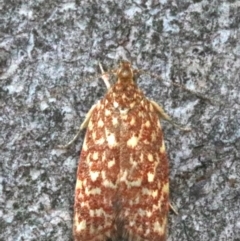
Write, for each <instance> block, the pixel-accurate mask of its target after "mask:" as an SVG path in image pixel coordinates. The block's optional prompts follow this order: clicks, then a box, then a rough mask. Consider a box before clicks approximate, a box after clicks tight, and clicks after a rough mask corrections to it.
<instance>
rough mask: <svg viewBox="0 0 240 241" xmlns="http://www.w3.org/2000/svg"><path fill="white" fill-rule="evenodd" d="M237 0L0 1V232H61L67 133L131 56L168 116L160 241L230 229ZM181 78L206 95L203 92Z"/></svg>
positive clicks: (236, 230)
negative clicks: (108, 73) (167, 208)
mask: <svg viewBox="0 0 240 241" xmlns="http://www.w3.org/2000/svg"><path fill="white" fill-rule="evenodd" d="M239 39H240V1H238V0H227V1H221V0H212V1H210V0H209V1H207V0H202V1H201V0H181V1H179V0H175V1H174V0H173V1H167V0H159V1H157V0H132V1H122V0H120V1H107V0H102V1H90V0H89V1H83V0H82V1H81V0H75V1H67V0H66V1H60V0H59V1H57V0H56V1H51V0H50V1H47V0H29V1H26V0H22V1H20V0H15V1H13V0H5V1H4V0H1V1H0V81H1V86H0V106H1V111H0V123H1V125H0V133H1V135H0V146H1V147H0V148H1V156H0V172H1V173H0V241H25V240H26V241H29V240H31V241H34V240H35V241H37V240H38V241H40V240H41V241H45V240H46V241H47V240H49V241H50V240H51V241H54V240H57V241H70V240H72V237H71V231H72V212H73V200H74V186H75V181H76V180H75V179H76V177H75V175H76V168H77V164H78V157H79V153H80V150H81V145H82V141H83V137H84V132H83V133H82V135H81V138H79V140H78V141H77V143H76V144H75V145H73V147H72V148H71V149H69V150H67V151H65V150H59V149H56V146H57V145H58V144H65V143H66V142H67V141H69V140H70V139H71V138H72V137H73V136H74V134H75V133H76V131H77V129H78V127H79V125H80V124H81V122H82V121H83V120H84V117H85V114H86V113H87V111H88V110H89V108H90V107H91V106H92V105H93V104H94V103H95V102H96V101H97V100H99V99H100V98H101V97H102V96H103V95H104V93H105V91H106V88H105V86H104V84H103V82H102V81H101V80H100V79H99V78H98V77H94V76H96V75H98V74H99V68H98V61H100V62H101V63H102V64H103V66H104V67H105V69H110V68H112V67H113V66H116V64H117V63H118V61H119V59H121V58H123V59H128V60H131V61H132V63H133V65H134V66H135V67H137V68H139V69H143V70H146V71H148V72H150V73H152V74H155V75H159V76H161V77H162V79H163V80H162V81H160V80H159V79H157V78H153V77H151V76H150V75H143V76H141V77H140V78H139V79H138V84H139V86H140V87H141V88H142V89H143V91H144V92H145V93H146V95H147V96H148V98H151V99H154V100H155V101H156V102H158V103H159V104H161V105H162V106H163V107H164V108H165V110H166V111H167V112H168V113H169V114H170V115H171V116H172V117H173V118H174V119H175V120H177V121H178V122H180V123H182V124H184V125H187V126H191V127H192V131H191V132H182V131H180V130H178V129H176V128H174V127H173V126H172V125H171V124H169V123H166V122H162V125H163V128H164V134H165V141H166V144H167V148H168V153H169V162H170V167H171V173H170V182H171V200H172V202H173V203H174V204H175V206H176V207H177V209H178V211H179V215H175V214H174V213H172V212H170V215H169V238H168V241H185V240H186V241H200V240H201V241H240V97H239V95H240V83H239V81H240V40H239ZM173 82H175V83H181V84H183V85H185V86H186V87H188V88H190V89H191V90H194V91H196V92H198V93H201V94H203V95H204V96H206V97H209V98H212V99H213V101H212V102H209V101H207V100H204V99H202V98H199V97H197V96H196V95H194V94H191V93H189V92H187V91H184V90H182V89H180V88H177V87H174V85H173V84H172V83H173Z"/></svg>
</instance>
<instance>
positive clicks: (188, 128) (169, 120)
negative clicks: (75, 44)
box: [150, 100, 191, 131]
mask: <svg viewBox="0 0 240 241" xmlns="http://www.w3.org/2000/svg"><path fill="white" fill-rule="evenodd" d="M150 102H151V103H152V105H153V106H154V107H155V109H156V111H157V112H158V114H159V116H160V118H162V119H164V120H166V121H168V122H169V123H171V124H172V125H173V126H175V127H176V128H178V129H180V130H182V131H191V128H190V127H182V126H181V125H180V124H178V123H176V122H175V121H173V120H172V118H171V117H170V116H169V115H168V114H167V113H166V112H165V111H164V110H163V108H162V107H161V106H160V105H159V104H158V103H156V102H155V101H153V100H150Z"/></svg>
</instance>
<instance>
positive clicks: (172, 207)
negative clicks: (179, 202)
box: [169, 203, 178, 215]
mask: <svg viewBox="0 0 240 241" xmlns="http://www.w3.org/2000/svg"><path fill="white" fill-rule="evenodd" d="M169 208H170V209H171V210H172V211H173V212H174V213H175V214H176V215H178V211H177V208H175V206H174V205H173V204H171V203H169Z"/></svg>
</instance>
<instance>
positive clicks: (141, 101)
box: [68, 61, 171, 241]
mask: <svg viewBox="0 0 240 241" xmlns="http://www.w3.org/2000/svg"><path fill="white" fill-rule="evenodd" d="M137 72H138V71H137V70H134V69H133V68H132V66H131V64H130V62H128V61H122V62H121V63H120V65H119V68H118V69H117V70H116V71H115V72H114V73H115V75H116V77H117V81H116V83H115V84H114V85H112V86H111V87H110V88H109V89H108V91H107V93H106V95H105V96H104V98H103V99H101V100H100V101H99V102H98V103H97V104H95V105H94V106H93V107H92V108H91V109H90V110H89V112H88V113H87V115H86V118H85V120H84V122H83V123H82V125H81V126H80V129H79V131H81V130H82V129H84V128H87V130H86V135H85V139H84V143H83V147H82V151H81V155H80V160H79V165H78V170H77V181H76V188H75V204H74V218H73V236H74V241H110V240H111V241H117V240H128V241H166V238H167V219H168V211H169V206H170V204H169V167H168V158H167V153H166V149H165V145H164V139H163V131H162V128H161V125H160V121H159V119H160V118H162V119H166V120H168V121H170V122H171V119H170V117H169V116H168V115H167V114H166V113H165V112H164V110H163V108H162V107H161V106H160V105H158V104H157V103H156V102H154V101H153V100H149V99H147V98H146V97H145V95H144V94H143V92H142V91H141V90H140V89H139V88H138V86H137V84H136V82H135V77H136V75H137ZM77 136H78V134H77V135H76V136H75V138H74V139H73V140H72V141H71V142H70V143H69V144H71V143H72V142H73V141H75V139H76V138H77ZM69 144H68V145H69Z"/></svg>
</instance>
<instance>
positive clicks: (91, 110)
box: [58, 104, 96, 149]
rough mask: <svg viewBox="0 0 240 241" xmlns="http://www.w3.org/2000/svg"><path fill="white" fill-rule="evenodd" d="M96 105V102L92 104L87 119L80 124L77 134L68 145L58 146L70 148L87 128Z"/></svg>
mask: <svg viewBox="0 0 240 241" xmlns="http://www.w3.org/2000/svg"><path fill="white" fill-rule="evenodd" d="M95 107H96V104H95V105H93V106H92V108H91V109H90V110H89V111H88V113H87V115H86V117H85V120H84V121H83V123H82V124H81V125H80V127H79V129H78V132H77V134H76V135H75V136H74V137H73V139H72V140H71V141H69V142H68V143H67V144H66V145H60V146H58V148H60V149H67V148H69V147H70V146H71V145H72V144H73V143H74V142H75V141H76V140H77V139H78V137H79V135H80V133H81V131H82V129H84V128H86V127H87V126H88V123H89V120H90V118H91V116H92V112H93V110H94V108H95Z"/></svg>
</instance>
